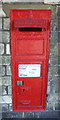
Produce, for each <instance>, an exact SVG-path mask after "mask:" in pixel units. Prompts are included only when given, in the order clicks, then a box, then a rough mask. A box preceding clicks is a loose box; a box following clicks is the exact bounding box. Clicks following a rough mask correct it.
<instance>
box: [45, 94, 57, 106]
mask: <svg viewBox="0 0 60 120" xmlns="http://www.w3.org/2000/svg"><path fill="white" fill-rule="evenodd" d="M47 100H48V102H50V103H51V102H52V103H53V102H54V103H56V102H58V93H54V94H53V93H50V95H49V96H48V98H47ZM52 105H53V104H52Z"/></svg>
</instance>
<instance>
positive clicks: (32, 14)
mask: <svg viewBox="0 0 60 120" xmlns="http://www.w3.org/2000/svg"><path fill="white" fill-rule="evenodd" d="M50 21H51V11H50V10H32V9H28V10H23V9H22V10H11V13H10V29H11V49H12V95H13V110H14V111H39V110H44V109H45V106H46V91H47V79H48V56H49V37H50Z"/></svg>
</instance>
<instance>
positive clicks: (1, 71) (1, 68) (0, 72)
mask: <svg viewBox="0 0 60 120" xmlns="http://www.w3.org/2000/svg"><path fill="white" fill-rule="evenodd" d="M4 75H5V67H4V66H1V65H0V76H4Z"/></svg>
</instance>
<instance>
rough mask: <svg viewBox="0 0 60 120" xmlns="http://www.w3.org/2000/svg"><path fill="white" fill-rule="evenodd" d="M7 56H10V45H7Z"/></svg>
mask: <svg viewBox="0 0 60 120" xmlns="http://www.w3.org/2000/svg"><path fill="white" fill-rule="evenodd" d="M6 54H10V44H6Z"/></svg>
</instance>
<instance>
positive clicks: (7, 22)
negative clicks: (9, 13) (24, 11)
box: [3, 18, 10, 30]
mask: <svg viewBox="0 0 60 120" xmlns="http://www.w3.org/2000/svg"><path fill="white" fill-rule="evenodd" d="M9 25H10V19H9V18H4V24H3V29H4V30H9V29H10V26H9Z"/></svg>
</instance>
